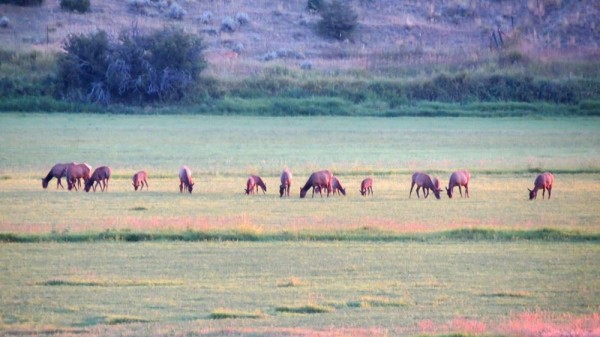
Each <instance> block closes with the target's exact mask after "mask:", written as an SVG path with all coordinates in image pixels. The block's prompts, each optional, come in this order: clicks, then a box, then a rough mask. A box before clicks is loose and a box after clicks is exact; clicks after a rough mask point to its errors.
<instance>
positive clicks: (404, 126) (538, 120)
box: [0, 114, 600, 337]
mask: <svg viewBox="0 0 600 337" xmlns="http://www.w3.org/2000/svg"><path fill="white" fill-rule="evenodd" d="M599 130H600V120H598V119H597V118H596V117H581V118H565V117H527V118H497V119H481V118H459V119H456V118H363V117H338V118H332V117H313V118H307V117H297V118H289V117H278V118H272V117H271V118H267V117H241V116H191V115H174V116H167V115H161V116H125V115H110V114H109V115H85V114H84V115H78V114H48V115H43V114H1V115H0V141H1V143H2V146H0V177H6V178H2V179H0V209H1V210H2V212H1V215H0V266H2V273H0V284H2V287H0V334H20V335H44V334H46V335H47V334H52V333H55V334H56V333H58V334H61V333H64V334H68V333H73V334H78V335H81V336H86V335H105V336H115V335H144V334H147V331H152V332H153V334H154V335H158V336H163V335H173V334H181V335H208V336H210V335H230V336H248V337H249V336H294V335H349V336H399V335H402V336H405V335H420V334H426V335H438V334H454V333H456V334H464V335H496V334H497V335H519V331H523V330H519V329H522V327H521V326H520V325H519V324H521V322H528V321H532V322H537V323H536V324H538V323H539V324H538V325H537V327H538V328H537V329H542V328H548V329H553V331H562V332H564V334H568V333H569V332H571V331H574V329H575V328H576V327H580V326H585V327H591V328H590V329H594V328H596V327H597V325H598V323H597V319H596V320H595V321H594V320H593V318H594V317H595V316H594V315H597V313H596V312H597V303H598V302H599V300H600V299H599V298H600V294H599V292H598V289H600V284H598V280H600V274H599V272H598V268H597V266H596V265H597V263H596V261H598V259H599V258H600V251H599V249H600V248H599V245H598V241H599V240H600V238H599V233H600V230H599V229H600V227H599V224H600V214H599V213H598V206H597V205H599V204H600V196H599V194H598V193H597V191H598V189H599V188H600V179H599V173H600V152H599V150H598V149H600V132H599ZM73 160H75V161H86V162H89V163H90V164H92V165H93V166H100V165H109V166H111V167H112V168H113V173H114V176H113V178H112V179H111V181H110V185H109V192H107V193H100V192H97V193H93V192H91V193H84V192H67V191H63V190H56V185H55V182H54V181H52V182H51V183H50V184H49V187H48V189H47V190H43V189H42V188H41V186H40V185H41V184H40V179H41V178H42V177H43V176H44V175H45V174H46V173H47V172H48V170H49V169H50V167H51V166H52V165H53V164H54V163H56V162H63V161H73ZM182 164H187V165H188V166H190V167H191V168H192V171H193V176H194V180H195V182H196V187H195V190H194V193H193V194H191V195H190V194H188V193H183V194H180V193H179V190H178V184H179V181H178V179H177V170H178V168H179V167H180V166H181V165H182ZM285 166H288V167H290V168H291V169H292V171H293V173H294V180H293V185H292V192H293V193H292V196H291V197H290V198H285V199H280V198H279V195H278V193H277V186H278V185H279V174H280V172H281V170H282V169H283V167H285ZM322 168H330V169H332V170H333V171H334V173H335V174H336V175H337V176H338V177H340V179H341V181H342V183H343V184H345V185H346V187H347V189H348V194H347V195H346V196H345V197H337V196H336V197H331V198H320V197H316V198H314V199H313V198H310V197H308V198H306V199H299V197H298V189H299V186H300V185H301V184H303V183H304V182H305V180H306V179H307V178H308V175H309V174H310V173H311V172H313V171H315V170H317V169H322ZM462 168H468V169H470V170H471V171H472V172H473V179H472V182H471V186H470V190H471V191H470V193H471V198H469V199H461V198H454V199H452V200H450V199H448V198H447V197H443V198H442V199H441V200H435V199H433V198H428V199H426V200H423V199H417V198H416V196H415V195H414V194H413V196H412V198H410V199H409V197H408V194H409V189H410V177H411V174H412V172H414V171H418V170H423V171H428V172H430V173H432V174H434V175H437V176H438V177H440V179H441V182H442V184H443V185H445V184H446V182H447V179H448V177H449V175H450V173H451V172H452V171H453V170H456V169H462ZM140 169H146V170H148V172H149V176H150V177H149V184H150V190H149V191H146V190H144V191H143V192H139V191H138V192H134V191H133V188H132V186H131V176H132V175H133V174H134V173H135V172H136V171H138V170H140ZM544 170H552V171H553V172H554V173H555V176H556V182H555V186H554V189H553V194H552V199H551V200H540V199H538V200H536V201H529V200H527V188H531V187H532V186H533V180H534V179H535V176H536V175H537V174H538V172H541V171H544ZM251 173H258V174H260V175H261V176H263V177H264V178H265V180H266V182H267V186H268V192H267V194H264V195H263V194H259V195H254V196H247V195H245V194H244V193H243V191H242V189H243V187H244V183H245V180H246V178H247V175H248V174H251ZM367 175H368V176H372V177H373V178H374V180H375V184H374V193H375V195H374V196H373V197H368V198H364V197H362V196H360V195H359V193H358V186H359V184H360V181H361V180H362V179H363V178H364V177H365V176H367ZM549 280H551V281H549ZM216 308H217V309H216ZM218 308H223V309H218ZM315 308H316V309H319V308H320V309H325V310H326V311H327V312H322V313H312V314H308V312H312V311H314V309H315ZM282 310H283V311H296V312H297V313H290V312H283V311H282ZM256 313H260V314H261V315H260V317H249V316H252V315H254V314H256ZM213 315H214V316H219V317H215V318H212V317H211V316H213ZM528 317H529V318H528ZM565 322H566V323H565ZM581 322H591V323H581ZM594 322H595V323H594ZM580 323H581V324H580ZM536 331H537V332H539V330H536Z"/></svg>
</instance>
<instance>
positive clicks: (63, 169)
mask: <svg viewBox="0 0 600 337" xmlns="http://www.w3.org/2000/svg"><path fill="white" fill-rule="evenodd" d="M69 165H70V163H64V164H56V165H54V166H52V168H51V169H50V171H49V172H48V174H47V175H46V177H45V178H42V187H43V188H44V189H45V188H47V187H48V183H49V182H50V180H52V178H56V180H57V181H56V189H58V186H60V187H62V188H63V189H64V188H65V187H64V186H63V184H62V183H61V179H62V177H66V176H67V167H69Z"/></svg>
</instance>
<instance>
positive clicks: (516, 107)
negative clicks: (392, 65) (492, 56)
mask: <svg viewBox="0 0 600 337" xmlns="http://www.w3.org/2000/svg"><path fill="white" fill-rule="evenodd" d="M55 59H56V57H55V56H54V55H53V54H48V53H40V52H37V51H33V52H20V53H19V52H13V51H6V50H0V70H2V71H0V73H1V74H2V76H0V95H1V96H3V97H5V99H3V100H2V102H0V111H4V112H6V111H13V112H14V111H19V112H21V111H22V112H31V111H36V112H56V111H61V112H96V113H106V112H109V113H127V114H132V113H133V114H147V113H168V114H173V113H176V114H182V113H185V114H187V113H197V114H241V115H263V116H282V115H283V116H385V117H395V116H477V117H506V116H524V115H567V116H572V115H599V114H600V112H599V110H598V109H597V104H596V102H597V101H598V99H600V81H599V80H598V73H597V71H596V70H595V69H597V66H596V67H594V64H595V62H590V63H569V64H566V65H565V64H562V63H561V65H562V66H564V67H565V69H567V70H565V71H559V70H557V69H561V67H559V66H556V65H550V64H545V63H542V62H531V63H527V64H517V65H510V66H503V67H499V66H497V65H490V63H487V62H483V63H481V64H479V65H477V66H476V67H474V68H469V69H462V68H459V69H454V68H453V67H451V66H446V67H444V66H441V68H440V69H439V71H436V72H432V73H423V72H422V71H415V72H413V74H411V75H408V76H404V75H403V74H398V73H385V74H377V73H372V72H368V71H367V72H360V71H336V72H320V71H319V72H305V71H300V70H296V69H292V68H289V67H286V66H284V65H277V66H263V67H262V68H260V70H259V73H258V74H254V75H253V76H235V77H232V78H229V77H224V78H219V77H213V78H209V77H207V78H203V79H202V80H201V81H199V82H198V83H197V85H196V87H195V88H194V89H193V93H191V94H190V95H188V96H187V97H185V98H183V100H182V101H181V102H180V103H178V104H175V105H169V106H167V105H161V104H158V105H153V104H146V106H142V107H139V106H135V105H130V106H113V105H110V106H99V105H85V104H81V103H74V102H71V103H66V102H64V101H63V100H62V98H61V97H62V95H63V94H62V93H60V92H58V89H57V88H58V87H59V86H57V79H56V76H55V72H56V70H55V68H56V65H55V63H56V61H55ZM557 72H558V73H557ZM23 74H25V76H23Z"/></svg>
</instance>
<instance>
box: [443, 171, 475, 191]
mask: <svg viewBox="0 0 600 337" xmlns="http://www.w3.org/2000/svg"><path fill="white" fill-rule="evenodd" d="M469 181H471V173H469V171H466V170H462V171H456V172H454V173H452V175H450V180H449V181H448V187H446V192H447V193H448V197H449V198H452V194H453V190H454V187H456V186H458V192H460V197H461V198H462V196H463V195H462V189H461V186H464V187H465V196H466V197H467V198H468V197H469Z"/></svg>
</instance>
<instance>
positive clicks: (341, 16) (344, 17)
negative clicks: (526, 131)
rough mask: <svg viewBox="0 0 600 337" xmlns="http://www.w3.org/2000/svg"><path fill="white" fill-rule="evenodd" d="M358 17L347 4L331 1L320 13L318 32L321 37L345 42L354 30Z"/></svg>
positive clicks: (336, 0) (335, 0)
mask: <svg viewBox="0 0 600 337" xmlns="http://www.w3.org/2000/svg"><path fill="white" fill-rule="evenodd" d="M357 24H358V15H357V14H356V13H355V12H354V10H353V9H352V7H351V6H350V4H349V3H345V2H342V1H340V0H333V1H332V2H331V3H330V4H328V5H327V6H325V7H324V8H323V10H322V11H321V21H320V22H319V31H320V33H321V34H322V35H324V36H328V37H333V38H336V39H338V40H345V39H347V38H348V37H350V35H351V34H352V32H353V31H354V30H355V29H356V26H357Z"/></svg>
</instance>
